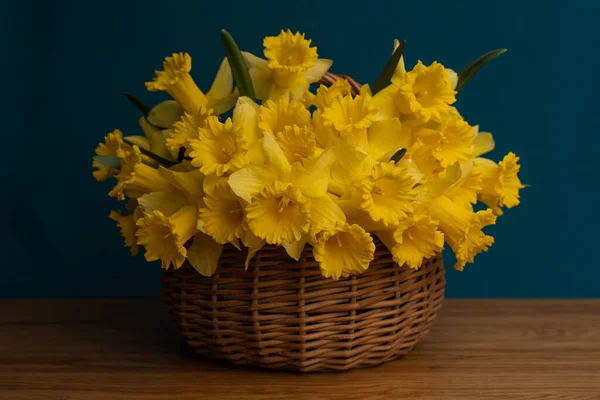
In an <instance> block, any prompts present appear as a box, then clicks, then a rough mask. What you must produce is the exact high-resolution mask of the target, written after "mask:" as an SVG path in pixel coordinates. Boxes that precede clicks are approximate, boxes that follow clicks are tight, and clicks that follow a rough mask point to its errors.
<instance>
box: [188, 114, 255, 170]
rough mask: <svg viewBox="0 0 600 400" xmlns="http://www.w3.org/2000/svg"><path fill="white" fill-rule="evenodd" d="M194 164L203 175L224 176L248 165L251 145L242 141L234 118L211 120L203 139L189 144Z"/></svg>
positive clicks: (202, 134)
mask: <svg viewBox="0 0 600 400" xmlns="http://www.w3.org/2000/svg"><path fill="white" fill-rule="evenodd" d="M190 147H191V149H192V151H191V152H190V157H192V165H193V166H194V167H197V168H200V170H201V171H202V173H203V174H205V175H209V174H216V175H217V176H221V175H223V174H226V173H230V172H234V171H237V170H238V169H240V168H242V167H243V166H244V165H246V164H247V163H248V159H247V157H246V153H247V151H248V145H247V144H246V143H245V142H244V140H243V135H242V133H241V128H240V127H239V126H238V125H237V124H234V123H233V121H232V120H231V118H227V120H226V121H225V123H221V122H220V121H219V119H218V118H217V117H209V118H208V120H207V124H206V127H205V128H202V129H201V130H200V138H199V139H192V140H191V141H190Z"/></svg>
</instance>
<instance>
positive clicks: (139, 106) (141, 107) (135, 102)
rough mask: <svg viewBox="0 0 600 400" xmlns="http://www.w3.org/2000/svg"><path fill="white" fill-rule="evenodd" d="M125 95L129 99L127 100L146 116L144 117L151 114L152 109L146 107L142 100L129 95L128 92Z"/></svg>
mask: <svg viewBox="0 0 600 400" xmlns="http://www.w3.org/2000/svg"><path fill="white" fill-rule="evenodd" d="M123 94H124V95H125V97H127V99H128V100H129V101H130V102H132V103H133V105H134V106H135V107H136V108H137V109H138V110H140V111H141V112H142V114H143V115H144V117H147V116H148V114H149V113H150V110H151V109H150V107H148V106H147V105H145V104H144V103H142V101H141V100H140V99H138V98H137V97H135V96H133V95H132V94H129V93H127V92H123Z"/></svg>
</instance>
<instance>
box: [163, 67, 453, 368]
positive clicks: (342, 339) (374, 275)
mask: <svg viewBox="0 0 600 400" xmlns="http://www.w3.org/2000/svg"><path fill="white" fill-rule="evenodd" d="M339 78H343V79H347V80H348V82H349V83H350V87H351V89H352V92H353V93H354V94H357V93H358V92H359V90H360V87H361V85H360V84H359V83H357V82H356V81H354V80H353V79H352V78H350V77H348V76H345V75H335V74H331V73H327V74H326V75H325V76H324V77H323V79H321V82H320V83H322V84H325V85H330V84H332V83H333V82H334V81H335V80H336V79H339ZM374 240H375V245H376V251H375V258H374V260H373V261H372V262H371V265H370V267H369V269H368V270H367V271H366V272H364V273H363V274H360V275H356V276H351V277H349V278H347V279H340V280H338V281H334V280H332V279H327V278H324V277H323V276H322V275H321V271H320V269H319V266H318V264H317V262H316V261H315V260H314V258H313V257H312V249H311V248H310V246H307V247H306V248H305V249H304V251H303V253H302V256H301V258H300V261H299V262H296V261H294V260H292V259H290V257H289V256H288V255H287V253H286V252H285V250H284V249H283V248H282V247H275V246H265V247H263V248H262V249H261V250H260V251H258V252H257V253H256V255H255V257H254V259H253V260H252V261H251V263H250V266H249V268H248V270H247V271H245V270H244V261H245V260H246V254H245V252H240V251H238V250H237V249H235V248H234V247H233V246H230V245H227V246H225V248H224V249H223V253H222V255H221V259H220V262H219V267H218V269H217V271H216V273H215V274H214V275H213V276H212V277H210V278H206V277H203V276H201V275H200V274H199V273H198V272H196V271H195V270H194V269H193V268H192V267H191V266H189V265H187V264H184V266H183V267H182V268H180V269H178V270H168V271H164V272H163V276H162V290H163V298H164V301H165V304H166V306H167V310H168V312H169V315H170V316H171V318H172V319H173V321H174V322H175V324H176V326H177V327H178V329H179V331H180V332H181V333H182V334H183V336H184V337H185V339H186V340H187V342H188V344H189V345H190V346H191V347H192V348H193V349H194V350H195V351H196V352H197V353H199V354H202V355H204V356H206V357H209V358H218V359H226V360H229V361H231V362H233V363H236V364H249V365H256V366H260V367H265V368H277V369H286V370H294V371H303V372H304V371H327V370H328V371H341V370H347V369H350V368H358V367H368V366H374V365H378V364H381V363H383V362H385V361H389V360H393V359H395V358H398V357H400V356H403V355H404V354H406V353H408V352H409V351H410V350H411V349H412V348H413V347H414V346H415V344H416V343H417V342H418V341H419V339H421V338H422V337H423V336H424V335H425V334H426V333H427V332H428V331H429V328H430V327H431V324H432V322H433V320H434V319H435V317H436V315H437V312H438V310H439V309H440V307H441V304H442V300H443V297H444V285H445V279H444V267H443V261H442V257H441V255H438V256H437V257H434V258H432V259H429V260H427V261H425V262H424V265H423V266H422V267H421V269H419V270H418V271H415V270H411V269H409V268H406V267H399V266H398V265H397V264H396V263H394V261H393V260H392V255H391V254H390V252H389V251H388V250H387V248H386V247H385V246H384V245H383V244H382V243H381V242H380V241H379V240H378V239H376V238H374Z"/></svg>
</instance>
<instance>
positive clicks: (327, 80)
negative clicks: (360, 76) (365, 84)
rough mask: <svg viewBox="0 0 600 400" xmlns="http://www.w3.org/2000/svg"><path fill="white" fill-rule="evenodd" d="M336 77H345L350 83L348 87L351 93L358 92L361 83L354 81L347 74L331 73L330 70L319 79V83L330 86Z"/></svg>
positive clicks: (355, 93)
mask: <svg viewBox="0 0 600 400" xmlns="http://www.w3.org/2000/svg"><path fill="white" fill-rule="evenodd" d="M338 79H345V80H347V81H348V83H350V89H351V90H352V94H353V95H357V94H359V93H360V88H361V86H362V85H361V84H360V83H358V82H356V81H355V80H354V79H352V78H351V77H349V76H348V75H342V74H333V73H331V72H326V73H325V75H323V77H322V78H321V79H320V80H319V83H320V84H321V85H326V86H331V85H333V83H334V82H335V81H337V80H338Z"/></svg>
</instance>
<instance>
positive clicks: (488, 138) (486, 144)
mask: <svg viewBox="0 0 600 400" xmlns="http://www.w3.org/2000/svg"><path fill="white" fill-rule="evenodd" d="M495 147H496V143H495V142H494V137H493V136H492V134H491V133H489V132H479V133H477V136H475V139H474V140H473V145H472V149H473V156H474V157H479V156H481V155H483V154H485V153H488V152H490V151H492V150H494V148H495Z"/></svg>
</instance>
